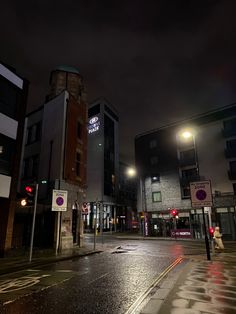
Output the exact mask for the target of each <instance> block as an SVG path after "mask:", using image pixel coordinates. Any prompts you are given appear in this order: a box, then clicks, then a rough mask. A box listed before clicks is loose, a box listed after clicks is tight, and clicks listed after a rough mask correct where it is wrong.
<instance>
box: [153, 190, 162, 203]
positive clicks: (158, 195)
mask: <svg viewBox="0 0 236 314" xmlns="http://www.w3.org/2000/svg"><path fill="white" fill-rule="evenodd" d="M152 201H153V203H156V202H161V191H158V192H152Z"/></svg>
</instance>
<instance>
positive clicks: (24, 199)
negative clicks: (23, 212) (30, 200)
mask: <svg viewBox="0 0 236 314" xmlns="http://www.w3.org/2000/svg"><path fill="white" fill-rule="evenodd" d="M20 204H21V206H23V207H24V206H26V205H27V199H26V198H22V199H21V201H20Z"/></svg>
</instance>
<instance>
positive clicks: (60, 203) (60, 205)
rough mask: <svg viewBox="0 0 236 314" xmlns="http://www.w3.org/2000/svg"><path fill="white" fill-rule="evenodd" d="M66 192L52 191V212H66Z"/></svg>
mask: <svg viewBox="0 0 236 314" xmlns="http://www.w3.org/2000/svg"><path fill="white" fill-rule="evenodd" d="M67 194H68V193H67V191H63V190H53V191H52V211H61V212H63V211H64V212H65V211H67Z"/></svg>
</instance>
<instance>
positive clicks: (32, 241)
mask: <svg viewBox="0 0 236 314" xmlns="http://www.w3.org/2000/svg"><path fill="white" fill-rule="evenodd" d="M38 188H39V185H38V183H36V184H35V196H34V212H33V221H32V230H31V238H30V254H29V262H30V263H31V261H32V252H33V244H34V227H35V217H36V210H37V200H38Z"/></svg>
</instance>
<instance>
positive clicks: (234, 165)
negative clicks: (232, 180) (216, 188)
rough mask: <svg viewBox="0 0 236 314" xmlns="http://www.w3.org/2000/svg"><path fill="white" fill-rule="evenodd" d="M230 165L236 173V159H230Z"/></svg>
mask: <svg viewBox="0 0 236 314" xmlns="http://www.w3.org/2000/svg"><path fill="white" fill-rule="evenodd" d="M229 166H230V171H231V172H232V173H234V174H235V173H236V160H234V161H230V163H229Z"/></svg>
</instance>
